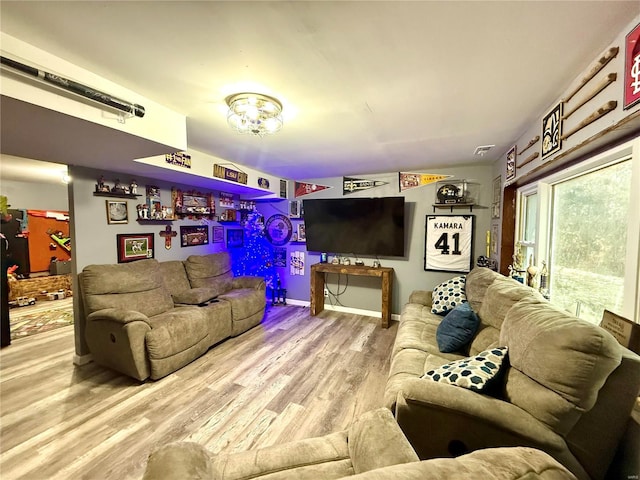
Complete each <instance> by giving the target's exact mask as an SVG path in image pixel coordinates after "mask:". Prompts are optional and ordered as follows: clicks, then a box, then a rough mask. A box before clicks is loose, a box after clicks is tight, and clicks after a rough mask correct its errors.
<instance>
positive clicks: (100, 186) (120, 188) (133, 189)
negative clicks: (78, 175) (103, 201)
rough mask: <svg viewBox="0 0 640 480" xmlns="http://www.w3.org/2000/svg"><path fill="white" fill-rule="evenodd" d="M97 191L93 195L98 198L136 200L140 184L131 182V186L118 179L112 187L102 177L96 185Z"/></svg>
mask: <svg viewBox="0 0 640 480" xmlns="http://www.w3.org/2000/svg"><path fill="white" fill-rule="evenodd" d="M95 185H96V189H95V191H94V192H93V195H94V196H96V197H119V198H136V197H140V196H141V195H138V184H137V183H136V181H135V180H131V181H130V182H129V184H126V185H125V184H124V183H122V182H120V179H116V180H115V181H114V182H113V186H112V187H110V186H109V185H108V184H107V183H106V181H105V179H104V176H100V178H99V179H98V183H96V184H95Z"/></svg>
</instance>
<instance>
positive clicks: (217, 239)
mask: <svg viewBox="0 0 640 480" xmlns="http://www.w3.org/2000/svg"><path fill="white" fill-rule="evenodd" d="M212 232H213V243H222V242H224V227H218V226H216V225H214V226H213V227H212Z"/></svg>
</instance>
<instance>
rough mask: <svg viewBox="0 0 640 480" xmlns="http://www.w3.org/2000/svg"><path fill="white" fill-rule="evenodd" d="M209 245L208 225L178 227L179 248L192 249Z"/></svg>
mask: <svg viewBox="0 0 640 480" xmlns="http://www.w3.org/2000/svg"><path fill="white" fill-rule="evenodd" d="M208 243H209V226H208V225H187V226H181V227H180V246H181V247H193V246H195V245H207V244H208Z"/></svg>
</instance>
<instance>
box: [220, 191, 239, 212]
mask: <svg viewBox="0 0 640 480" xmlns="http://www.w3.org/2000/svg"><path fill="white" fill-rule="evenodd" d="M218 202H219V203H220V206H221V207H229V208H233V207H235V202H234V200H233V194H231V193H224V192H220V194H219V198H218Z"/></svg>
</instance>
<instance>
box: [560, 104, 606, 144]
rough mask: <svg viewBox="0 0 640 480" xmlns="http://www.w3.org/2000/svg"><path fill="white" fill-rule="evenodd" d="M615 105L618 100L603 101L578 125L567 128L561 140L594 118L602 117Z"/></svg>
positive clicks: (594, 119) (591, 121) (593, 120)
mask: <svg viewBox="0 0 640 480" xmlns="http://www.w3.org/2000/svg"><path fill="white" fill-rule="evenodd" d="M617 106H618V102H617V101H615V100H611V101H609V102H607V103H605V104H604V105H602V106H601V107H600V108H599V109H598V110H596V111H595V112H593V113H592V114H591V115H589V116H588V117H587V118H585V119H584V120H582V121H581V122H580V123H579V124H578V125H576V126H575V127H573V128H572V129H571V130H569V131H568V132H567V133H565V134H564V135H562V137H561V138H562V140H566V139H567V138H569V137H570V136H571V135H573V134H574V133H576V132H578V131H580V130H582V129H583V128H584V127H586V126H587V125H589V124H591V123H593V122H595V121H596V120H598V119H600V118H602V117H604V116H605V115H606V114H607V113H609V112H612V111H614V110H615V109H616V107H617Z"/></svg>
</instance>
